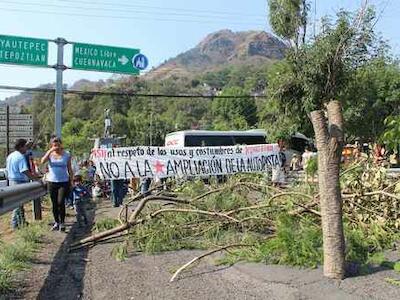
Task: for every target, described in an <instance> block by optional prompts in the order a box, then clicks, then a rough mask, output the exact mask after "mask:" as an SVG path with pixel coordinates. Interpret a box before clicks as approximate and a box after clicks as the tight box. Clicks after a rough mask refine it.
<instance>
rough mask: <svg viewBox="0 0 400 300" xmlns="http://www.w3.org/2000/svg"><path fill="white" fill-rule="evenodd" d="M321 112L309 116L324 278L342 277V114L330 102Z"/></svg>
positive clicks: (343, 249) (334, 104) (343, 250)
mask: <svg viewBox="0 0 400 300" xmlns="http://www.w3.org/2000/svg"><path fill="white" fill-rule="evenodd" d="M327 115H328V119H326V117H325V112H324V111H322V110H316V111H313V112H311V115H310V118H311V122H312V124H313V128H314V132H315V138H316V142H317V149H318V179H319V193H320V202H321V215H322V234H323V250H324V275H325V276H326V277H328V278H334V279H343V278H344V276H345V257H344V256H345V243H344V233H343V221H342V196H341V190H340V183H339V166H340V159H341V154H342V149H343V139H344V133H343V114H342V109H341V105H340V102H339V101H336V100H333V101H330V102H329V103H328V105H327Z"/></svg>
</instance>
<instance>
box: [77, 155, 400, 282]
mask: <svg viewBox="0 0 400 300" xmlns="http://www.w3.org/2000/svg"><path fill="white" fill-rule="evenodd" d="M341 179H342V185H343V187H342V191H343V199H344V207H343V211H344V218H345V220H344V221H345V230H346V245H347V259H348V260H349V261H353V262H357V263H360V264H362V263H366V262H367V261H368V258H369V257H370V256H371V255H372V254H373V253H376V252H379V251H382V250H383V249H386V248H388V247H391V246H392V244H393V242H394V241H396V239H397V238H398V235H397V233H398V231H397V230H398V228H399V226H400V221H399V218H398V213H399V209H398V208H399V207H398V202H399V200H400V196H399V187H400V185H399V183H398V182H392V181H390V180H389V179H388V178H387V177H386V173H385V170H384V169H381V168H377V167H373V165H372V164H370V163H367V162H362V163H358V164H355V165H352V166H349V167H348V168H347V169H346V170H345V171H343V173H342V175H341ZM320 218H321V214H320V212H319V196H318V191H317V188H316V186H315V185H313V184H304V183H297V184H296V183H295V184H293V185H291V186H290V187H287V188H285V189H279V188H275V187H272V186H271V185H270V183H269V182H268V180H266V179H265V177H264V176H263V175H238V176H234V177H232V178H230V179H229V181H228V182H227V183H225V184H223V185H221V184H216V183H214V184H212V183H211V184H205V183H204V182H203V181H201V180H197V181H188V182H185V183H184V184H182V185H177V186H176V187H175V188H174V189H173V190H172V191H169V192H166V191H163V190H158V189H157V188H156V189H154V190H153V191H152V193H151V194H150V195H149V196H147V197H144V198H143V196H142V195H137V196H135V197H133V198H131V199H130V200H129V201H128V202H127V203H126V205H125V206H124V208H123V209H122V210H121V212H120V217H119V221H120V225H118V226H116V227H114V228H112V229H109V230H105V231H102V232H99V233H96V234H94V235H92V236H90V237H88V238H85V239H82V240H80V241H79V242H77V243H75V244H74V245H73V246H72V249H76V248H80V247H84V246H91V245H94V244H96V243H99V242H102V241H105V240H109V239H113V238H116V237H121V236H125V237H126V238H125V240H124V241H123V243H121V244H120V245H118V246H117V247H116V248H115V249H114V255H115V256H116V257H117V258H119V259H123V258H124V257H125V255H126V253H127V251H128V250H127V249H128V248H129V247H131V248H132V249H134V250H137V251H145V252H147V253H156V252H161V251H168V250H178V249H213V250H211V251H210V252H207V253H205V254H204V255H202V256H200V257H196V258H194V259H193V260H192V261H191V262H189V263H187V264H185V265H184V266H182V267H181V268H180V269H178V271H177V272H176V273H175V274H174V276H173V277H172V278H171V281H172V280H174V279H175V278H177V276H178V274H179V273H180V272H181V271H183V270H184V269H186V268H187V267H188V266H190V265H191V264H192V263H195V262H197V261H198V260H200V259H201V258H203V257H205V256H207V255H209V254H212V253H216V252H219V251H226V252H227V254H228V255H226V256H225V258H223V259H222V261H221V262H223V263H234V262H236V261H238V260H247V261H264V262H268V263H281V264H290V265H301V266H316V265H317V264H320V263H321V262H322V234H321V226H320Z"/></svg>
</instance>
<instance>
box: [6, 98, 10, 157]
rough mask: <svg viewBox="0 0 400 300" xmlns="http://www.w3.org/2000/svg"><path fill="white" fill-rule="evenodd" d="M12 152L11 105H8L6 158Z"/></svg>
mask: <svg viewBox="0 0 400 300" xmlns="http://www.w3.org/2000/svg"><path fill="white" fill-rule="evenodd" d="M8 154H10V106H9V105H8V104H7V105H6V158H7V156H8Z"/></svg>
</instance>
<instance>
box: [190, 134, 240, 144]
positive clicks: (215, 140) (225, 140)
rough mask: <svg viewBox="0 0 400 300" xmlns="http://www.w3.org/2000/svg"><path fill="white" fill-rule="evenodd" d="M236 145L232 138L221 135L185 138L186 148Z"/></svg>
mask: <svg viewBox="0 0 400 300" xmlns="http://www.w3.org/2000/svg"><path fill="white" fill-rule="evenodd" d="M232 145H234V143H233V139H232V136H229V135H220V136H211V135H187V136H186V137H185V147H204V146H232Z"/></svg>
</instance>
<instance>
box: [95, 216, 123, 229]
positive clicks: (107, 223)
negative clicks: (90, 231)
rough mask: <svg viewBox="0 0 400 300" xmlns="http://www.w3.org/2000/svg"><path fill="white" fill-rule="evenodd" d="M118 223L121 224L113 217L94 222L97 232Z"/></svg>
mask: <svg viewBox="0 0 400 300" xmlns="http://www.w3.org/2000/svg"><path fill="white" fill-rule="evenodd" d="M117 225H120V223H119V221H118V220H117V219H112V218H104V219H100V220H98V221H96V223H95V224H94V231H96V232H102V231H106V230H109V229H112V228H114V227H116V226H117Z"/></svg>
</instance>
